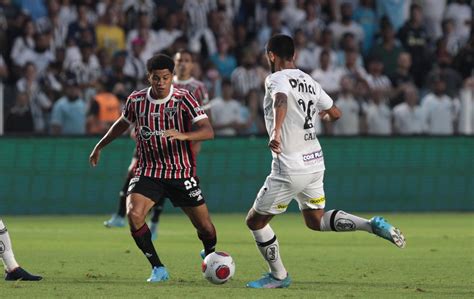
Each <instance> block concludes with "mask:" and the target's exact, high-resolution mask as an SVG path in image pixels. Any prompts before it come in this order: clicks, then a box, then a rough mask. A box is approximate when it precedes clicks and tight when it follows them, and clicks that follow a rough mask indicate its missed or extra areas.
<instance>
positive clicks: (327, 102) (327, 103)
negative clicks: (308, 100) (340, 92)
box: [316, 86, 334, 111]
mask: <svg viewBox="0 0 474 299" xmlns="http://www.w3.org/2000/svg"><path fill="white" fill-rule="evenodd" d="M319 90H320V91H321V92H320V93H319V99H318V103H317V104H316V106H317V107H318V109H319V110H320V111H323V110H328V109H331V107H332V106H333V105H334V101H333V100H332V99H331V97H330V96H329V95H328V94H327V93H326V92H325V91H324V90H323V89H322V88H321V86H319Z"/></svg>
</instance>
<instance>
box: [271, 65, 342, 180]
mask: <svg viewBox="0 0 474 299" xmlns="http://www.w3.org/2000/svg"><path fill="white" fill-rule="evenodd" d="M276 93H284V94H286V95H287V97H288V110H287V113H286V117H285V120H284V122H283V126H282V132H281V150H282V152H281V153H280V154H278V155H277V154H275V153H274V152H272V156H273V162H272V172H274V173H279V174H308V173H315V172H319V171H323V170H324V169H325V168H324V158H323V152H322V150H321V145H320V144H319V141H318V138H317V137H316V124H317V122H318V121H319V120H318V117H319V116H318V113H319V111H322V110H328V109H330V108H331V107H332V106H333V100H332V99H331V98H330V97H329V96H328V95H327V93H326V92H324V90H323V89H322V88H321V85H319V83H317V82H316V81H314V80H313V79H312V78H311V76H309V75H308V74H306V73H304V72H302V71H301V70H299V69H285V70H282V71H278V72H275V73H273V74H271V75H269V76H268V77H267V78H266V80H265V99H264V103H263V105H264V111H265V125H266V127H267V131H268V134H269V136H270V137H271V134H272V132H273V127H274V123H273V120H274V115H273V100H274V97H275V94H276Z"/></svg>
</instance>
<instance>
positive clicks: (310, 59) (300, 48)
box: [294, 29, 317, 73]
mask: <svg viewBox="0 0 474 299" xmlns="http://www.w3.org/2000/svg"><path fill="white" fill-rule="evenodd" d="M294 43H295V57H296V59H295V65H296V67H297V68H299V69H301V70H303V71H304V72H306V73H308V72H311V70H313V69H314V68H315V67H316V65H317V64H316V59H314V55H313V51H312V50H311V49H310V48H309V47H308V45H307V42H306V36H305V34H304V32H303V30H302V29H297V30H296V31H295V34H294Z"/></svg>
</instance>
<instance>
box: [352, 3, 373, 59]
mask: <svg viewBox="0 0 474 299" xmlns="http://www.w3.org/2000/svg"><path fill="white" fill-rule="evenodd" d="M373 5H374V1H373V0H361V1H360V3H359V6H358V7H357V9H356V10H355V12H354V21H356V22H357V23H359V24H360V26H361V27H362V30H363V31H364V39H363V41H362V53H364V56H365V55H367V54H368V52H369V50H370V49H371V48H372V43H373V41H374V36H375V33H376V32H377V31H378V28H377V24H378V22H377V18H376V16H375V12H374V9H373Z"/></svg>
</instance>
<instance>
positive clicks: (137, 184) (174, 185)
mask: <svg viewBox="0 0 474 299" xmlns="http://www.w3.org/2000/svg"><path fill="white" fill-rule="evenodd" d="M132 193H139V194H141V195H143V196H146V197H148V198H150V199H151V200H153V201H154V202H155V203H158V202H159V201H160V199H162V198H163V197H167V198H169V199H170V200H171V203H172V204H173V206H175V207H197V206H200V205H202V204H204V203H205V200H204V197H203V196H202V192H201V188H199V178H198V177H191V178H186V179H159V178H151V177H146V176H139V177H134V178H132V179H131V180H130V183H129V185H128V191H127V195H130V194H132Z"/></svg>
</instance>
